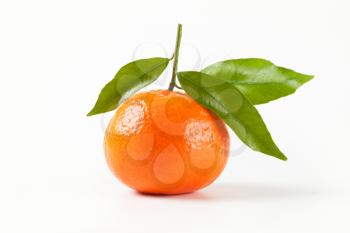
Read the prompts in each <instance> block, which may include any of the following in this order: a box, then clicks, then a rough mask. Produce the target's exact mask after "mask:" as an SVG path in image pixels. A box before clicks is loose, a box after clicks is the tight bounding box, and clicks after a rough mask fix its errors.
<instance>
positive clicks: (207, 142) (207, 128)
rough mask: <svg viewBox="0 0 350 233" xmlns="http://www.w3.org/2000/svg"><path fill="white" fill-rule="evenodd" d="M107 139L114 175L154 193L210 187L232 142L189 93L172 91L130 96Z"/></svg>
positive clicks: (107, 131)
mask: <svg viewBox="0 0 350 233" xmlns="http://www.w3.org/2000/svg"><path fill="white" fill-rule="evenodd" d="M104 141H105V142H104V147H105V154H106V159H107V162H108V164H109V167H110V168H111V170H112V172H113V173H114V175H115V176H116V177H118V178H119V179H120V180H121V181H122V182H123V183H125V184H126V185H128V186H129V187H131V188H133V189H135V190H137V191H139V192H143V193H153V194H181V193H189V192H193V191H196V190H198V189H201V188H203V187H205V186H207V185H209V184H210V183H212V182H213V181H214V180H215V179H216V178H217V177H218V176H219V175H220V173H221V172H222V170H223V169H224V167H225V165H226V162H227V157H228V151H229V143H230V141H229V135H228V132H227V129H226V126H225V124H224V123H223V121H222V120H220V119H219V118H218V117H217V116H215V115H214V114H213V113H211V112H210V111H209V110H207V109H206V108H204V107H202V106H201V105H200V104H198V103H197V102H196V101H194V100H193V99H192V98H190V97H189V96H187V95H186V94H183V93H178V92H172V91H167V90H158V91H149V92H143V93H139V94H136V95H135V96H133V97H131V98H129V99H127V100H126V101H125V102H124V103H123V104H122V105H121V106H120V107H119V108H118V109H117V111H116V112H115V114H114V117H113V118H112V120H111V121H110V123H109V125H108V127H107V129H106V133H105V140H104Z"/></svg>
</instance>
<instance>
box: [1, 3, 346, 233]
mask: <svg viewBox="0 0 350 233" xmlns="http://www.w3.org/2000/svg"><path fill="white" fill-rule="evenodd" d="M349 12H350V3H349V1H347V0H344V1H340V0H327V1H322V0H317V1H316V0H315V1H306V0H300V1H299V0H293V1H281V0H276V1H272V0H269V1H252V0H245V1H219V0H216V1H204V0H201V1H189V0H188V1H184V2H182V1H179V0H178V1H164V0H158V1H155V0H147V1H133V0H128V1H126V0H125V1H116V0H114V1H112V0H111V1H88V0H81V1H78V0H74V1H73V0H69V1H68V0H60V1H47V0H45V1H44V0H42V1H38V0H33V1H24V0H5V1H4V0H0V80H1V82H0V103H1V108H0V113H1V115H0V232H4V233H12V232H16V233H19V232H35V233H41V232H43V233H44V232H45V233H47V232H50V233H51V232H53V233H56V232H57V233H70V232H72V233H76V232H84V233H90V232H98V233H110V232H239V233H245V232H254V233H255V232H261V233H264V232H266V233H274V232H276V233H277V232H278V233H280V232H284V233H287V232H293V233H295V232H300V233H303V232H307V233H309V232H317V233H321V232H350V225H349V212H350V182H349V180H350V169H349V166H350V153H349V149H348V148H349V147H348V145H349V130H350V126H349V119H350V110H349V100H350V91H349V90H350V87H349V85H350V81H349V80H350V77H349V67H350V56H349V54H350V45H349V41H350V31H349V30H350V27H349V26H350V25H349V23H350V14H349ZM178 22H181V23H183V25H184V28H183V43H182V48H181V55H180V63H179V69H180V70H186V69H199V68H200V67H201V66H202V65H205V64H209V63H210V62H214V61H218V60H221V59H226V58H228V57H232V58H239V57H262V58H266V59H269V60H271V61H273V62H274V63H276V64H278V65H281V66H286V67H289V68H292V69H295V70H296V71H299V72H303V73H307V74H314V75H316V78H315V79H314V80H313V81H311V82H310V83H308V84H306V85H305V86H303V87H302V88H300V89H299V90H298V91H297V93H296V94H295V95H292V96H289V97H287V98H284V99H281V100H279V101H276V102H273V103H270V104H268V105H264V106H260V107H259V110H260V111H261V114H262V115H263V117H264V120H265V122H266V124H267V125H268V127H269V129H270V131H271V133H272V135H273V137H274V138H275V140H276V142H277V144H278V145H279V147H280V148H281V149H282V150H283V151H284V152H285V154H286V155H287V156H288V157H289V160H288V162H282V161H279V160H277V159H274V158H272V157H268V156H263V155H262V154H259V153H256V152H252V151H251V150H248V149H246V150H244V152H243V153H241V154H239V155H233V156H231V157H230V159H229V163H228V166H227V167H226V169H225V171H224V172H223V174H222V175H221V176H220V178H219V179H218V180H217V181H216V182H215V183H214V184H213V185H211V186H210V187H208V188H206V189H204V190H201V191H199V192H196V193H193V194H189V195H181V196H167V197H159V196H156V197H152V196H142V195H140V194H137V193H135V192H134V191H132V190H130V189H129V188H127V187H126V186H124V185H123V184H121V183H119V182H118V181H117V180H116V179H115V178H114V177H113V176H112V175H111V173H110V171H109V170H108V168H107V166H106V163H105V161H104V155H103V149H102V140H103V127H104V125H105V124H106V122H108V119H109V118H110V116H111V115H110V114H107V115H105V116H104V117H103V118H102V117H101V116H96V117H91V118H87V117H85V115H86V113H87V112H88V111H89V110H90V108H91V107H92V105H93V104H94V102H95V100H96V98H97V95H98V93H99V91H100V89H101V88H102V87H103V86H104V84H105V83H106V82H108V81H109V80H110V79H111V78H112V77H113V76H114V74H115V72H116V71H117V70H118V69H119V68H120V67H121V66H122V65H124V64H125V63H128V62H129V61H131V60H132V59H136V58H141V57H151V56H165V55H164V50H165V51H166V54H167V55H168V56H170V55H171V53H172V50H173V47H174V43H175V34H176V26H177V23H178ZM198 51H199V52H198ZM199 57H200V59H199ZM169 74H170V72H167V73H166V75H164V76H163V77H162V80H160V81H158V82H157V84H155V85H153V87H155V88H159V86H161V87H162V88H165V87H166V83H167V82H168V80H169ZM232 145H233V148H238V147H239V146H240V142H239V141H238V140H237V139H236V138H235V137H233V139H232Z"/></svg>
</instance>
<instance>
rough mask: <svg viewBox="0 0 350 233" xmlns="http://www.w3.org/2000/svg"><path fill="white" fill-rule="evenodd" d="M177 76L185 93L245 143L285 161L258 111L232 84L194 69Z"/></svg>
mask: <svg viewBox="0 0 350 233" xmlns="http://www.w3.org/2000/svg"><path fill="white" fill-rule="evenodd" d="M178 78H179V81H180V84H181V86H182V87H183V89H184V90H185V91H186V93H187V94H188V95H189V96H191V97H192V98H193V99H195V100H196V101H197V102H199V103H200V104H201V105H203V106H205V107H206V108H208V109H210V110H211V111H213V112H215V113H216V114H217V115H218V116H219V117H220V118H221V119H222V120H223V121H224V122H225V123H226V124H227V125H228V126H229V127H230V128H231V129H232V130H233V131H234V132H235V133H236V134H237V136H238V137H239V138H240V139H241V140H242V141H243V142H244V143H245V144H246V145H247V146H249V147H250V148H252V149H253V150H256V151H260V152H262V153H264V154H267V155H271V156H274V157H276V158H279V159H281V160H287V157H286V156H284V155H283V153H282V152H281V151H280V150H279V149H278V147H277V146H276V144H275V143H274V142H273V140H272V137H271V135H270V133H269V131H268V130H267V128H266V125H265V123H264V121H263V119H262V118H261V116H260V114H259V112H258V111H257V110H256V108H255V107H254V106H253V105H252V104H251V103H250V101H249V100H248V99H247V98H246V97H245V96H244V95H243V94H242V93H241V92H240V91H239V90H238V89H237V88H236V87H235V86H234V85H232V84H231V83H229V82H227V81H225V80H220V79H216V78H215V77H212V76H209V75H207V74H204V73H201V72H195V71H189V72H179V73H178Z"/></svg>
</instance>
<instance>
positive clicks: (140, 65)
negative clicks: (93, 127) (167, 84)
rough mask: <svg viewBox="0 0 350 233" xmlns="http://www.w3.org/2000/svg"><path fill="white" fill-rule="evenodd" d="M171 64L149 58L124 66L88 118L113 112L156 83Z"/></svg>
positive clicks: (102, 92) (164, 60)
mask: <svg viewBox="0 0 350 233" xmlns="http://www.w3.org/2000/svg"><path fill="white" fill-rule="evenodd" d="M168 63H169V59H168V58H161V57H155V58H149V59H141V60H137V61H133V62H131V63H129V64H127V65H125V66H123V67H122V68H121V69H120V70H119V71H118V73H117V74H116V75H115V76H114V78H113V79H112V80H111V81H110V82H109V83H107V85H106V86H105V87H104V88H103V89H102V91H101V93H100V95H99V97H98V99H97V102H96V104H95V106H94V107H93V109H92V110H91V111H90V112H89V113H88V114H87V115H88V116H92V115H96V114H100V113H104V112H108V111H112V110H114V109H116V108H117V107H118V106H119V105H120V104H121V103H122V102H123V101H124V100H125V99H127V98H128V97H130V96H131V95H132V94H134V93H135V92H137V91H138V90H140V89H141V88H143V87H145V86H147V85H149V84H151V83H152V82H154V81H155V80H156V79H157V78H158V77H159V76H160V75H161V73H162V72H163V71H164V69H165V68H166V67H167V65H168Z"/></svg>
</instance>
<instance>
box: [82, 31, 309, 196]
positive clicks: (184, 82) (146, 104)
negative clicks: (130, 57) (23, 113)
mask: <svg viewBox="0 0 350 233" xmlns="http://www.w3.org/2000/svg"><path fill="white" fill-rule="evenodd" d="M181 34H182V26H181V25H179V26H178V32H177V40H176V45H175V52H174V55H173V56H172V57H171V58H161V57H154V58H149V59H141V60H136V61H134V62H131V63H128V64H127V65H125V66H123V67H122V68H121V69H120V70H119V71H118V72H117V74H116V75H115V77H114V78H113V79H112V80H111V81H110V82H109V83H108V84H107V85H106V86H105V87H104V88H103V89H102V91H101V93H100V95H99V98H98V100H97V102H96V104H95V106H94V108H93V109H92V110H91V111H90V112H89V113H88V116H91V115H96V114H100V113H104V112H108V111H112V110H114V109H117V110H116V111H115V114H114V116H113V118H112V119H111V121H110V123H109V125H108V126H107V128H106V132H105V138H104V150H105V156H106V160H107V163H108V165H109V167H110V169H111V170H112V172H113V174H114V175H115V176H116V177H117V178H119V180H121V181H122V182H123V183H125V184H126V185H127V186H129V187H130V188H132V189H134V190H136V191H139V192H142V193H148V194H183V193H189V192H193V191H196V190H198V189H201V188H203V187H205V186H207V185H209V184H211V183H212V182H213V181H214V180H215V179H216V178H217V177H218V176H219V175H220V174H221V172H222V171H223V169H224V167H225V165H226V162H227V159H228V154H229V147H230V139H229V134H228V131H227V128H226V125H227V126H229V128H231V129H232V130H233V132H235V133H236V135H237V136H238V138H239V139H240V140H241V141H242V142H243V143H244V144H246V145H247V146H248V147H250V148H251V149H253V150H255V151H259V152H261V153H264V154H266V155H270V156H272V157H275V158H278V159H281V160H286V159H287V158H286V157H285V155H284V154H283V153H282V152H281V151H280V150H279V148H278V147H277V146H276V144H275V143H274V141H273V139H272V137H271V135H270V133H269V131H268V130H267V127H266V125H265V123H264V121H263V120H262V118H261V116H260V114H259V113H258V111H257V110H256V108H255V107H254V105H258V104H262V103H267V102H269V101H272V100H275V99H278V98H280V97H283V96H287V95H289V94H292V93H294V92H295V90H296V89H297V88H298V87H299V86H301V85H302V84H304V83H305V82H307V81H309V80H311V79H312V76H310V75H305V74H301V73H297V72H295V71H292V70H289V69H286V68H283V67H278V66H275V65H274V64H273V63H271V62H269V61H267V60H264V59H257V58H246V59H232V60H226V61H222V62H218V63H215V64H213V65H210V66H208V67H207V68H205V69H203V70H202V71H200V72H198V71H187V72H177V66H178V58H179V48H180V42H181ZM172 60H173V69H172V70H173V72H172V78H171V82H170V84H169V88H168V90H153V91H147V92H140V93H136V92H137V91H138V90H140V89H142V88H143V87H145V86H147V85H149V84H151V83H152V82H154V81H155V80H156V79H157V78H158V77H159V76H160V75H161V74H162V72H163V71H164V70H165V69H166V67H167V66H168V63H169V62H170V61H172ZM177 80H178V81H179V82H180V84H177V83H176V81H177ZM271 83H273V85H270V84H271ZM252 84H253V85H252ZM174 88H177V89H179V91H174Z"/></svg>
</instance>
